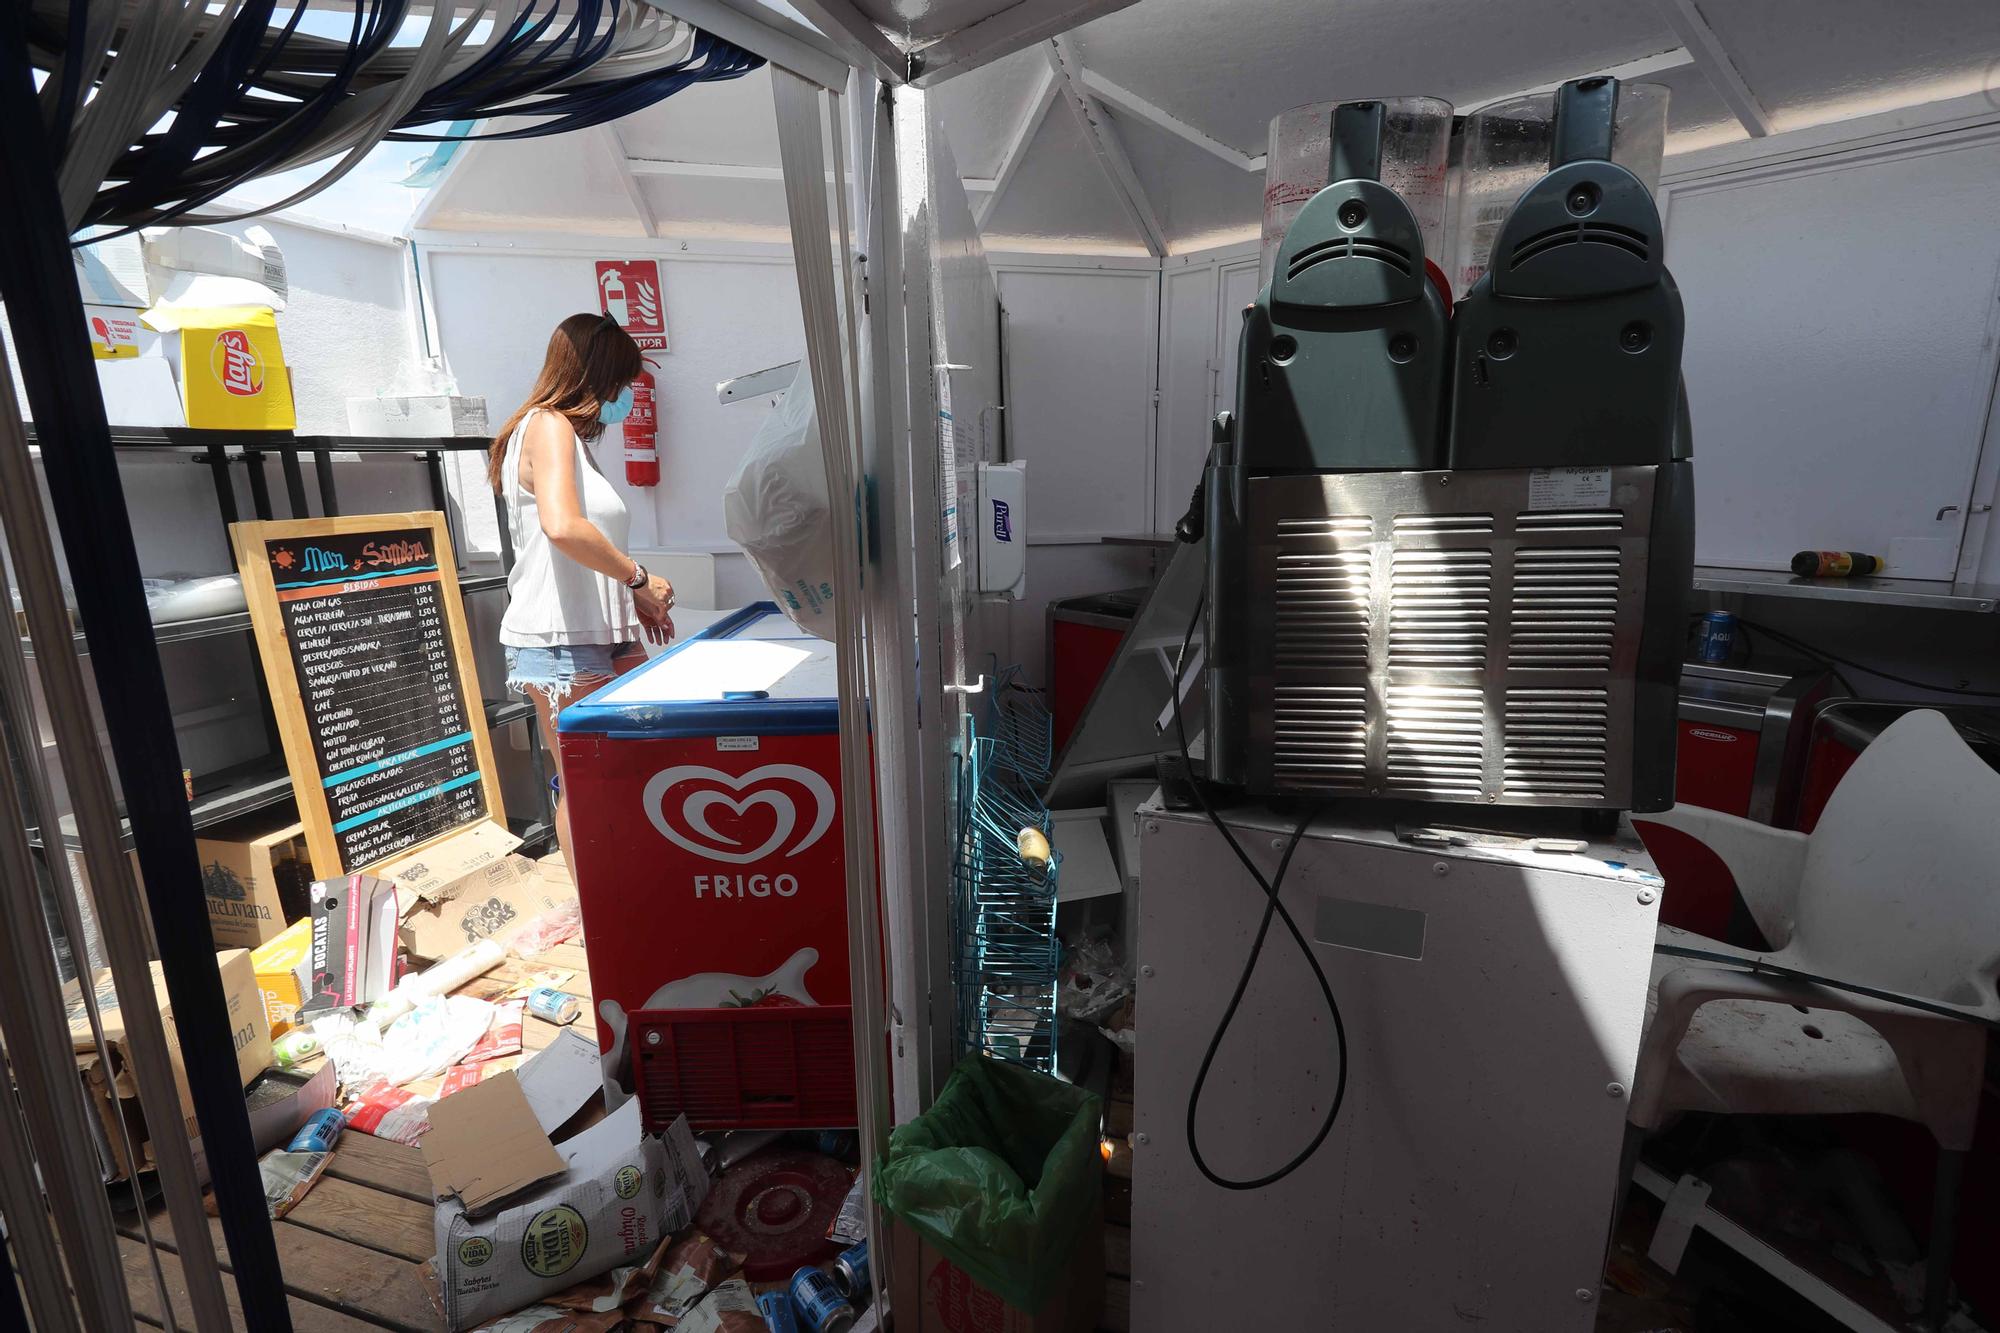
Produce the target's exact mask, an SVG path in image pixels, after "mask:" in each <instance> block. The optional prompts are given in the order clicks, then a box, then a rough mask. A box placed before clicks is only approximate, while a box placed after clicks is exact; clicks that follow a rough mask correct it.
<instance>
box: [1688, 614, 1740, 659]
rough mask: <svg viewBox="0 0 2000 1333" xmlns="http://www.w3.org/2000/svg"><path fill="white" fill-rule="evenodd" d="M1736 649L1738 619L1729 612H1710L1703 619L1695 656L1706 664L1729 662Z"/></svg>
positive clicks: (1696, 642) (1696, 640) (1697, 638)
mask: <svg viewBox="0 0 2000 1333" xmlns="http://www.w3.org/2000/svg"><path fill="white" fill-rule="evenodd" d="M1735 647H1736V617H1735V616H1733V615H1731V614H1729V612H1727V611H1710V612H1709V613H1708V614H1707V615H1705V616H1703V617H1702V618H1701V630H1700V633H1699V634H1698V635H1697V636H1696V638H1695V656H1696V657H1698V658H1700V659H1701V660H1702V661H1704V662H1727V661H1728V660H1729V654H1730V650H1732V649H1733V648H1735Z"/></svg>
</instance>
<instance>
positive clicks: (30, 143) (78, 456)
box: [0, 13, 292, 1333]
mask: <svg viewBox="0 0 2000 1333" xmlns="http://www.w3.org/2000/svg"><path fill="white" fill-rule="evenodd" d="M31 68H32V67H31V62H30V61H29V58H28V51H27V42H26V31H25V24H24V23H23V22H22V16H21V15H20V14H19V13H12V14H9V15H8V16H7V17H6V18H5V19H4V20H0V122H4V123H5V124H7V125H10V126H12V127H13V129H12V132H10V133H7V134H4V135H0V183H4V186H5V189H6V193H7V196H8V197H9V198H10V199H11V200H12V201H13V202H12V209H11V217H10V219H9V222H8V225H7V226H6V227H4V228H0V298H4V299H5V300H6V303H7V309H8V313H9V316H10V318H11V320H12V321H13V324H14V330H15V334H16V337H15V348H16V350H17V351H18V352H19V354H20V360H21V369H22V373H23V375H24V377H25V379H26V381H27V384H26V387H27V391H28V399H29V402H30V404H31V405H32V407H33V410H34V416H35V424H36V427H37V430H38V434H39V437H40V439H41V441H42V443H43V446H44V447H43V450H42V460H43V467H44V472H45V474H46V478H47V482H48V488H49V496H50V499H51V501H52V504H53V508H54V510H55V514H56V519H57V523H58V525H59V527H60V529H61V531H62V535H63V548H64V551H65V554H66V555H67V557H68V563H69V570H70V584H71V586H72V587H73V588H74V589H75V595H76V601H77V607H78V610H79V611H80V612H81V613H82V616H83V621H84V633H85V635H86V636H87V638H88V641H89V644H90V654H91V666H92V669H93V670H94V671H95V672H96V674H97V678H98V682H99V690H98V695H99V698H100V699H101V701H102V704H103V710H104V719H105V723H106V726H107V729H108V730H109V733H110V742H111V751H112V755H113V757H114V759H115V761H116V763H117V768H118V777H119V784H120V787H121V788H122V790H123V792H124V797H125V809H126V813H127V817H128V819H129V820H130V823H131V827H132V839H133V844H134V848H135V850H136V852H137V853H138V858H139V865H140V870H141V872H142V874H143V875H144V878H145V883H146V888H147V892H146V894H145V900H146V902H147V904H148V906H149V907H150V908H151V913H152V923H153V934H154V938H155V939H156V940H157V941H158V944H159V949H160V958H161V961H162V963H163V964H164V970H165V973H166V986H167V993H168V998H169V1000H170V1001H171V1003H172V1005H173V1010H174V1019H175V1026H176V1027H177V1028H178V1030H179V1032H180V1034H181V1037H182V1042H181V1047H182V1051H181V1053H182V1062H183V1067H184V1069H185V1071H186V1075H187V1086H188V1091H189V1094H190V1097H191V1099H192V1100H193V1102H194V1106H195V1113H196V1116H197V1118H198V1120H199V1123H200V1128H201V1134H202V1140H203V1142H204V1143H205V1144H206V1146H207V1158H208V1164H209V1169H210V1172H211V1174H212V1177H213V1180H214V1185H215V1199H216V1209H217V1212H218V1213H219V1214H220V1216H221V1221H222V1229H223V1233H224V1235H225V1236H226V1237H227V1238H228V1241H229V1249H230V1254H231V1256H232V1258H233V1259H234V1261H235V1275H236V1287H237V1291H238V1292H239V1294H240V1295H241V1297H242V1307H243V1318H244V1320H245V1322H246V1324H247V1325H248V1326H249V1327H252V1328H256V1329H259V1330H265V1329H269V1330H272V1331H273V1333H289V1330H290V1329H291V1326H292V1323H291V1313H290V1311H289V1309H288V1308H287V1306H286V1303H285V1289H284V1280H283V1274H282V1272H281V1270H280V1268H279V1265H278V1250H277V1245H276V1243H275V1241H274V1239H273V1237H272V1234H271V1222H270V1216H269V1212H268V1210H267V1205H266V1203H265V1199H264V1187H263V1181H262V1179H261V1177H260V1175H259V1172H258V1169H257V1159H256V1154H255V1151H254V1148H253V1146H252V1143H251V1137H250V1113H249V1110H248V1108H247V1107H246V1106H245V1105H244V1101H243V1086H242V1083H241V1081H240V1080H239V1078H238V1076H237V1069H236V1051H235V1047H234V1044H233V1042H232V1041H231V1040H230V1031H231V1027H230V1022H229V1011H228V1005H227V1003H226V1000H225V998H224V994H223V987H222V976H221V973H220V972H218V971H217V969H216V963H215V941H214V939H213V938H212V937H211V936H210V935H209V930H208V906H207V902H206V899H205V896H204V894H203V891H202V884H201V867H200V863H199V859H198V858H197V856H196V854H195V847H194V825H193V821H192V819H191V818H190V816H189V813H188V803H187V798H186V797H185V795H184V794H183V792H182V782H181V772H180V769H181V764H180V747H179V743H178V740H177V738H176V737H175V735H174V728H173V711H172V705H171V701H170V700H169V699H168V697H167V687H166V678H165V675H164V673H163V672H162V670H161V667H160V657H159V646H158V644H157V643H156V641H155V640H154V637H153V628H152V618H151V616H150V615H149V614H148V613H147V610H146V598H145V589H144V586H143V584H142V583H141V580H140V569H139V556H138V552H137V550H136V549H135V547H134V545H133V539H132V524H131V517H130V514H129V512H128V511H127V508H126V505H125V494H124V487H123V483H122V481H121V479H120V477H119V473H118V459H117V455H116V453H115V452H114V451H113V449H112V445H111V428H110V426H109V424H108V423H107V421H106V419H105V413H104V400H103V397H102V395H101V394H100V392H99V390H98V386H97V373H96V371H95V370H94V369H92V363H91V357H90V351H89V346H88V343H87V340H86V336H85V330H84V327H83V318H82V315H83V311H82V295H81V292H80V291H79V289H78V287H77V280H76V269H75V266H74V263H73V261H72V259H71V255H70V250H69V227H68V224H67V222H66V221H65V220H64V218H63V214H62V209H61V202H60V198H59V196H58V192H57V188H56V174H55V163H54V161H53V160H52V158H51V156H50V153H49V149H48V144H47V142H46V141H45V139H44V138H43V136H42V134H41V132H40V127H41V125H42V117H41V113H40V107H39V103H38V98H37V94H36V90H35V86H34V80H33V78H32V75H31ZM37 325H39V327H36V326H37ZM29 329H32V330H33V331H32V332H24V331H25V330H29ZM13 402H14V398H13V394H12V392H11V390H9V391H8V392H7V394H6V395H5V406H4V409H3V410H0V431H4V432H5V433H6V434H7V435H8V436H9V437H10V438H8V439H7V440H5V441H0V457H5V458H6V459H7V460H9V461H11V462H12V463H13V464H14V465H15V467H16V468H17V469H18V470H19V471H26V470H27V445H26V440H25V438H23V436H22V433H21V431H20V429H19V423H18V421H17V420H16V419H15V414H14V409H13ZM21 484H22V478H20V477H19V476H16V477H13V478H11V479H9V480H5V481H0V493H4V492H6V491H7V490H9V489H12V488H13V486H18V485H21ZM15 494H16V496H17V497H21V498H23V499H26V500H28V501H29V502H30V503H31V502H32V498H33V497H34V495H35V491H34V489H33V487H32V485H31V484H30V485H27V487H26V489H25V490H17V491H15ZM37 518H39V510H37ZM46 549H47V548H46V546H44V547H43V554H44V555H46ZM17 554H18V552H17ZM30 578H34V579H36V580H37V581H38V582H46V584H47V585H48V586H46V587H41V588H39V589H37V590H36V591H37V592H38V593H40V594H42V595H46V594H48V593H50V592H53V591H55V586H54V577H53V569H52V568H44V569H41V570H36V571H28V570H23V582H24V588H25V586H26V584H27V581H28V580H29V579H30ZM43 638H44V636H40V635H38V636H37V642H38V644H39V645H40V646H41V647H42V649H43V651H41V652H38V653H37V655H36V657H37V662H38V664H40V665H42V666H43V667H44V669H50V668H53V669H54V670H55V672H56V673H57V674H58V675H60V674H61V671H62V668H63V667H64V666H66V667H67V668H68V670H69V671H70V672H72V673H75V672H77V671H78V668H77V665H76V658H75V655H74V653H73V651H70V647H71V645H70V643H69V640H68V636H67V635H63V636H62V641H61V642H60V643H45V642H43ZM63 683H65V684H69V685H72V686H80V684H81V677H80V675H77V676H73V678H72V679H70V680H67V681H65V682H63ZM44 686H45V688H46V687H47V681H46V680H45V682H44ZM80 693H81V691H80V689H78V690H75V691H74V692H73V694H72V696H71V697H66V698H61V699H58V698H57V697H55V693H54V691H51V698H50V711H51V713H52V714H56V715H58V716H60V715H61V714H62V713H63V712H64V711H65V706H67V707H68V708H73V709H75V719H84V718H87V717H88V713H87V712H86V711H84V709H83V707H82V704H81V700H80V698H77V697H75V695H79V694H80ZM67 725H72V726H73V725H74V722H73V721H72V723H70V724H67ZM80 730H81V731H82V732H83V733H84V735H85V736H86V737H87V736H88V735H89V728H88V726H87V725H86V726H84V727H81V728H80ZM73 735H74V732H72V736H73ZM64 754H65V755H66V756H73V763H74V767H75V769H76V770H77V774H79V775H81V776H82V777H83V782H82V783H81V784H75V783H73V784H72V790H73V791H77V790H78V789H79V785H80V786H81V787H82V788H83V790H81V791H79V799H78V802H77V805H78V811H79V815H80V816H81V815H82V814H83V813H84V811H85V809H86V800H88V801H90V802H91V803H92V804H96V805H99V806H100V808H101V809H102V810H108V809H109V808H110V791H109V785H108V783H106V782H105V781H104V780H103V773H102V770H101V768H99V767H98V763H97V754H96V749H95V745H94V743H93V742H92V741H90V740H85V741H84V742H83V743H82V744H81V745H80V746H77V745H72V744H66V745H65V746H64ZM93 779H94V780H93ZM84 832H85V841H86V851H87V854H88V858H89V861H88V863H89V865H90V867H91V870H92V872H93V876H94V882H95V883H96V885H97V886H98V894H99V903H98V907H99V910H98V920H99V922H100V923H101V924H102V925H103V926H104V929H105V940H106V943H107V946H108V947H109V948H111V949H112V950H113V969H114V976H116V977H117V979H118V981H119V983H120V985H121V989H123V988H125V987H127V986H130V987H131V989H129V990H127V991H126V993H127V994H129V995H131V996H132V997H133V1002H132V1003H129V1004H127V1005H126V1006H125V1016H126V1018H127V1020H128V1022H132V1023H133V1024H134V1027H135V1030H134V1032H133V1037H134V1049H135V1052H138V1051H142V1050H144V1049H145V1048H147V1047H149V1046H150V1048H151V1053H152V1054H151V1055H149V1056H145V1057H142V1059H143V1063H142V1064H141V1067H140V1071H139V1072H140V1078H141V1086H142V1089H143V1088H144V1087H145V1086H146V1085H147V1084H148V1083H152V1084H154V1085H155V1094H156V1095H155V1096H154V1097H151V1098H147V1099H146V1100H147V1104H148V1115H149V1117H150V1116H154V1115H157V1116H159V1117H160V1118H159V1120H158V1121H157V1122H156V1123H157V1126H159V1127H166V1128H171V1126H173V1125H174V1124H176V1123H178V1110H177V1108H178V1097H177V1095H176V1094H175V1092H174V1091H173V1089H172V1077H171V1071H162V1070H160V1069H157V1068H155V1069H152V1070H151V1071H150V1074H151V1077H149V1076H148V1074H149V1071H148V1069H147V1068H146V1064H150V1063H151V1061H152V1057H153V1056H157V1057H159V1059H160V1063H162V1064H164V1056H165V1036H164V1033H163V1031H162V1028H161V1025H160V1021H159V1015H158V1013H156V1012H154V1011H153V1010H152V1008H151V1006H150V1005H148V1004H146V1003H144V1002H143V1001H142V1000H140V999H139V997H141V996H144V995H147V994H148V993H149V991H150V986H149V985H148V984H146V982H145V981H144V980H142V979H145V978H147V977H148V974H149V968H148V967H147V965H146V963H145V960H144V959H143V957H140V958H138V959H136V960H135V959H134V958H133V957H132V956H131V951H132V950H134V949H136V948H137V947H138V942H139V940H140V938H141V936H142V930H141V928H140V927H139V924H138V919H137V916H136V912H135V911H134V908H135V905H136V903H137V901H138V892H137V889H136V887H135V886H134V885H133V882H132V878H131V872H130V869H129V868H128V866H127V864H126V861H125V858H124V857H123V856H121V855H120V854H119V852H118V848H117V841H116V833H117V829H116V825H115V824H114V825H112V826H111V827H110V828H108V829H106V828H101V827H100V828H97V829H96V830H95V831H94V833H93V831H92V830H91V829H89V828H86V829H85V830H84ZM92 844H94V845H92ZM107 909H109V910H107ZM120 955H123V957H122V959H121V957H120ZM135 962H136V967H135V966H133V964H134V963H135ZM72 1072H73V1070H72ZM163 1072H164V1073H165V1074H166V1087H167V1093H166V1096H165V1098H164V1099H161V1098H159V1097H158V1096H157V1092H158V1083H159V1076H160V1075H161V1074H162V1073H163ZM155 1107H158V1108H159V1109H158V1110H155V1109H154V1108H155ZM168 1107H174V1108H176V1110H175V1111H174V1112H173V1113H171V1114H170V1113H169V1112H168V1111H167V1109H166V1108H168ZM154 1141H155V1147H156V1149H158V1150H159V1151H160V1153H161V1157H162V1161H161V1166H162V1174H163V1176H165V1177H168V1178H169V1179H168V1182H167V1183H168V1199H169V1206H170V1208H171V1209H172V1211H173V1214H174V1219H173V1220H174V1235H175V1239H176V1240H177V1241H178V1243H179V1244H180V1245H181V1246H182V1247H183V1259H184V1266H185V1268H186V1271H187V1278H188V1283H189V1288H190V1295H191V1298H192V1301H193V1304H194V1308H195V1314H196V1319H197V1321H198V1323H199V1325H200V1327H201V1328H202V1329H204V1330H207V1329H216V1330H221V1329H226V1328H228V1327H230V1320H229V1314H228V1311H227V1309H226V1307H225V1306H224V1305H223V1302H222V1299H221V1287H220V1282H219V1280H218V1279H217V1278H216V1274H215V1267H214V1264H213V1261H212V1259H211V1258H210V1256H209V1255H208V1254H207V1253H206V1251H207V1250H208V1234H209V1233H208V1225H207V1221H206V1219H205V1218H204V1217H203V1215H202V1213H201V1210H200V1207H199V1204H198V1203H196V1204H195V1205H194V1207H193V1209H192V1213H191V1215H190V1211H189V1208H188V1205H189V1203H190V1202H191V1201H192V1200H193V1199H194V1198H195V1197H196V1196H195V1195H194V1194H193V1190H192V1173H193V1161H192V1156H191V1154H190V1153H189V1148H188V1144H187V1143H186V1142H185V1141H184V1140H183V1139H181V1138H179V1137H178V1136H176V1135H174V1134H172V1133H166V1132H159V1130H158V1128H156V1137H155V1140H154ZM170 1163H171V1164H170ZM114 1327H115V1325H114Z"/></svg>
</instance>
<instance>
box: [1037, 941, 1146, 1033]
mask: <svg viewBox="0 0 2000 1333" xmlns="http://www.w3.org/2000/svg"><path fill="white" fill-rule="evenodd" d="M1131 994H1132V978H1131V977H1130V976H1129V975H1127V974H1126V971H1125V968H1124V966H1123V965H1122V964H1121V963H1120V962H1119V961H1118V951H1117V949H1116V948H1114V947H1113V946H1112V944H1111V942H1110V941H1109V940H1087V941H1085V942H1084V943H1082V944H1079V945H1077V946H1076V947H1075V948H1073V949H1071V950H1070V951H1069V957H1068V958H1067V959H1065V960H1064V963H1063V977H1062V989H1061V990H1059V991H1058V992H1057V993H1056V1011H1057V1012H1058V1013H1060V1014H1061V1015H1062V1016H1063V1017H1064V1018H1069V1019H1074V1020H1076V1021H1077V1022H1079V1023H1091V1024H1097V1023H1102V1022H1103V1021H1104V1020H1105V1019H1107V1018H1109V1017H1111V1015H1112V1014H1114V1013H1116V1012H1117V1010H1118V1007H1119V1006H1120V1005H1122V1004H1124V1003H1125V999H1126V997H1127V996H1129V995H1131Z"/></svg>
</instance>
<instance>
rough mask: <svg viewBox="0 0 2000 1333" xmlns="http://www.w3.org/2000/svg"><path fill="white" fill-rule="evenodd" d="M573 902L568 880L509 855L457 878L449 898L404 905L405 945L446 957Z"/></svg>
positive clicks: (502, 936) (413, 951)
mask: <svg viewBox="0 0 2000 1333" xmlns="http://www.w3.org/2000/svg"><path fill="white" fill-rule="evenodd" d="M575 901H576V889H575V888H574V887H573V886H571V885H570V884H569V882H568V881H567V880H552V879H548V878H546V877H544V876H543V874H542V873H541V871H540V870H538V869H537V868H536V865H535V863H534V862H533V861H530V860H529V859H528V858H527V857H525V856H508V857H505V858H503V859H502V860H499V861H496V862H493V863H491V864H489V865H487V866H486V867H485V868H484V869H483V870H480V871H478V872H476V873H474V874H473V875H470V876H467V877H465V878H463V879H460V880H458V881H456V882H455V883H454V884H453V885H452V886H451V891H450V893H449V895H448V896H444V897H439V898H427V899H423V900H421V901H418V902H415V903H411V904H405V907H406V910H405V912H404V914H403V929H402V939H403V945H404V947H405V948H407V949H408V950H409V951H410V953H411V954H412V955H413V956H415V957H418V958H449V957H450V956H451V955H452V954H455V953H457V952H458V951H459V950H460V949H463V948H465V946H466V945H468V944H476V943H478V942H479V941H480V940H483V939H488V938H494V939H499V940H501V941H502V942H505V940H506V938H507V934H508V932H509V931H511V930H514V929H516V928H517V927H519V926H521V925H524V924H526V923H527V922H528V921H531V920H533V919H534V918H535V917H538V916H540V915H542V914H543V913H545V912H549V911H552V910H554V909H556V908H559V907H561V906H563V905H564V904H565V903H571V902H575Z"/></svg>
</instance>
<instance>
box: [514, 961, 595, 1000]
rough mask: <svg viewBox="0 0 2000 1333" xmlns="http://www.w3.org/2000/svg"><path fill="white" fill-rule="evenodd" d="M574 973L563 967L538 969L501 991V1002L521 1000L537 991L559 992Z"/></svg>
mask: <svg viewBox="0 0 2000 1333" xmlns="http://www.w3.org/2000/svg"><path fill="white" fill-rule="evenodd" d="M575 975H576V973H575V972H574V971H573V970H571V969H569V968H563V967H538V968H536V969H535V970H534V971H533V972H530V973H529V974H528V975H527V976H525V977H522V978H521V979H520V980H519V981H517V982H515V983H514V984H513V985H511V986H509V987H508V988H507V989H506V990H504V991H502V992H501V993H500V995H499V997H498V998H500V999H502V1000H521V999H526V998H527V997H528V996H529V995H531V994H532V993H534V992H535V991H538V990H544V989H547V990H561V989H562V988H563V987H564V986H566V985H568V984H569V980H570V978H571V977H574V976H575Z"/></svg>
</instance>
